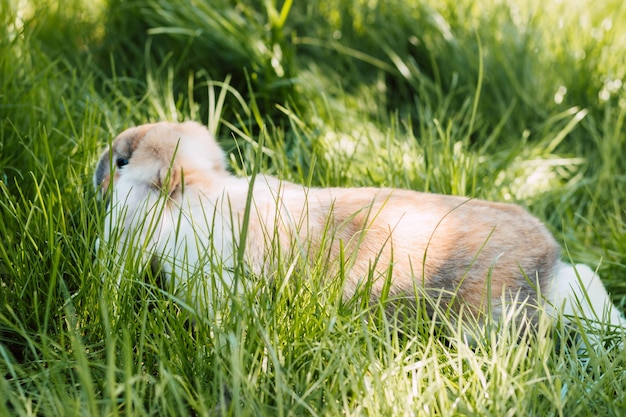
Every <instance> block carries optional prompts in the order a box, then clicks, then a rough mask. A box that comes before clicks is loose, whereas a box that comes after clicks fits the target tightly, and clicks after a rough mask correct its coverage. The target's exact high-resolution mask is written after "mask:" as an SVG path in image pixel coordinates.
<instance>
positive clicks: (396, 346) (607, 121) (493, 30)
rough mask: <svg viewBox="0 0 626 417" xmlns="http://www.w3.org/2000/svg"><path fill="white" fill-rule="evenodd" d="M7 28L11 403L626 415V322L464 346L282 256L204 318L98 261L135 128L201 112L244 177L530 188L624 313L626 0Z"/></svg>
mask: <svg viewBox="0 0 626 417" xmlns="http://www.w3.org/2000/svg"><path fill="white" fill-rule="evenodd" d="M68 22H71V24H70V23H68ZM0 23H1V24H0V71H1V75H0V116H1V117H0V135H1V136H0V236H2V239H1V245H0V372H1V374H2V376H3V377H2V378H0V415H20V416H29V415H46V416H47V415H50V416H52V415H81V416H84V415H138V416H140V415H255V416H257V415H273V416H274V415H355V416H357V415H358V416H362V415H376V416H378V415H471V416H479V415H480V416H482V415H497V416H500V415H542V416H543V415H558V416H570V415H602V416H604V415H607V416H608V415H615V416H620V415H623V413H624V410H626V399H625V398H626V381H625V375H626V365H625V363H626V354H625V353H624V352H623V351H622V350H621V349H620V348H619V345H618V344H617V343H616V342H617V341H619V340H620V338H621V340H622V341H623V338H624V336H623V334H612V333H611V332H610V331H609V330H599V332H601V333H602V334H603V335H604V336H606V341H607V343H606V345H605V346H604V347H603V348H602V347H600V348H598V349H597V350H595V351H591V352H588V353H582V352H580V351H579V350H578V347H579V346H578V345H577V342H576V341H575V340H574V341H571V339H570V338H569V330H568V329H566V328H564V327H563V326H561V325H557V326H550V325H548V324H546V323H542V325H541V326H540V327H539V329H538V330H537V331H536V333H531V332H528V331H527V329H520V328H518V327H517V325H516V323H517V322H516V321H515V320H513V319H512V318H511V319H510V320H504V321H503V322H502V323H500V324H499V325H498V326H495V328H494V329H491V330H486V331H485V334H475V335H474V339H475V340H476V342H475V343H474V344H472V345H468V344H466V343H465V342H464V341H463V331H462V329H460V328H458V327H457V326H456V325H455V324H454V321H452V320H449V318H448V317H447V316H446V315H445V314H442V315H439V316H438V317H437V318H436V319H432V318H430V317H427V315H426V314H425V311H423V310H425V309H420V308H418V311H417V313H416V314H415V315H414V318H413V319H409V320H408V322H406V323H404V324H403V325H402V326H401V328H400V327H398V326H397V325H396V324H397V323H396V322H395V320H394V316H393V315H391V316H390V315H389V314H386V310H385V309H384V306H383V305H374V306H369V305H367V303H366V302H365V301H366V300H365V299H364V296H363V295H361V296H357V298H356V299H355V300H354V301H353V302H350V303H344V302H342V301H341V297H340V283H338V282H330V283H329V282H327V281H325V280H324V278H325V276H326V271H325V270H324V269H323V268H322V266H321V265H322V264H323V263H322V262H320V263H319V264H316V263H304V262H303V261H302V260H300V259H298V258H297V257H294V258H290V257H289V256H286V255H285V254H281V256H280V257H278V255H279V254H276V255H277V259H278V260H277V264H278V265H277V267H278V271H279V272H280V273H278V274H277V275H276V276H274V277H256V278H254V279H255V280H253V281H251V283H250V287H249V288H248V289H247V290H246V291H245V292H244V294H243V295H241V296H238V297H231V299H229V300H228V301H229V302H228V304H227V305H225V306H224V308H223V309H221V311H220V313H221V314H220V317H221V319H220V320H219V321H217V320H216V321H212V320H208V319H207V316H206V314H204V313H203V312H202V311H201V310H202V309H200V310H195V309H194V308H193V307H191V306H190V305H188V304H187V303H185V302H184V300H180V299H178V298H177V296H176V295H175V294H172V293H170V292H168V291H165V290H163V289H162V288H161V287H160V286H159V281H158V277H155V276H152V275H151V273H150V272H149V271H148V272H146V273H145V274H140V273H133V271H132V270H125V271H121V270H120V268H121V266H120V265H117V264H116V263H115V262H114V259H112V258H111V259H108V258H105V259H96V257H95V255H96V252H95V241H96V239H97V236H98V233H99V231H100V230H101V229H102V226H103V225H102V211H101V207H99V205H98V203H97V201H96V200H95V198H94V195H93V191H92V186H91V174H92V170H93V167H94V162H95V161H96V159H97V156H98V154H99V150H100V149H101V148H102V147H103V146H105V145H106V144H107V143H109V141H110V140H111V138H112V137H113V136H114V135H116V134H117V133H118V132H120V131H121V130H122V129H124V128H126V127H128V126H131V125H134V124H138V123H143V122H148V121H155V120H160V119H169V120H185V119H195V120H201V121H203V122H205V123H208V124H209V125H210V126H211V130H212V131H214V132H215V134H216V135H217V137H218V139H219V140H220V142H221V143H222V144H223V145H224V147H225V149H227V150H228V151H229V155H230V159H229V162H230V165H231V168H232V170H233V171H234V172H235V173H237V174H242V175H243V174H246V173H247V174H249V173H251V172H253V171H254V169H255V166H254V163H255V162H254V161H255V160H257V161H258V163H259V166H258V168H259V169H260V170H261V171H262V172H265V173H269V174H272V175H277V176H279V177H281V178H285V179H289V180H293V181H297V182H302V183H306V184H312V185H316V186H361V185H374V186H394V187H402V188H411V189H416V190H426V191H434V192H444V193H451V194H462V195H468V196H472V197H479V198H487V199H492V200H499V201H513V202H518V203H520V204H522V205H525V206H526V207H528V208H529V210H531V211H532V212H533V213H534V214H536V215H537V216H539V217H540V218H541V219H543V220H544V221H545V222H546V223H547V224H548V226H549V227H550V228H551V229H552V230H553V231H554V232H555V234H556V236H557V238H558V239H559V241H561V242H562V243H563V246H564V248H566V249H565V251H564V257H567V258H570V257H571V258H572V259H573V260H575V261H584V262H587V263H589V264H590V265H592V266H594V267H596V266H597V267H598V270H599V272H600V274H601V276H602V277H603V281H604V282H605V284H606V285H607V287H608V288H609V290H610V291H612V293H613V300H614V301H615V302H616V304H618V305H619V306H621V308H622V310H626V280H624V276H625V273H626V260H625V258H624V253H626V238H625V236H626V234H625V230H626V226H625V224H626V212H625V211H624V208H623V207H624V205H625V202H626V201H625V197H624V196H626V186H625V184H626V182H625V181H626V177H625V176H624V172H623V169H624V168H623V167H625V166H626V160H625V159H624V158H625V157H624V155H626V137H625V135H626V133H625V131H624V121H625V118H626V92H625V91H624V84H623V80H624V78H625V76H626V74H625V73H624V72H625V71H626V68H625V67H624V65H623V56H624V55H625V52H626V29H624V28H625V27H626V9H625V8H624V6H623V5H622V2H621V1H618V0H609V1H606V2H604V3H603V4H601V5H598V4H596V3H595V2H591V1H584V0H583V1H578V2H558V1H552V2H549V3H547V4H546V3H545V2H539V1H529V2H515V1H502V0H480V1H465V0H462V1H454V2H453V1H437V2H435V1H399V0H398V1H396V0H392V1H386V2H375V1H374V2H372V1H360V0H359V1H343V0H342V1H324V0H320V1H318V2H313V3H310V2H290V1H285V2H275V1H263V2H259V1H254V0H245V1H239V2H230V1H226V0H222V1H211V2H209V1H198V2H176V1H168V0H152V1H148V0H135V1H122V0H109V1H108V2H92V3H88V4H86V2H80V1H70V2H56V1H53V0H47V1H44V0H33V1H30V2H22V1H14V0H2V7H1V8H0ZM257 157H258V158H257ZM294 265H297V266H298V267H297V268H295V267H294ZM138 269H139V268H138ZM294 271H298V272H294ZM120 273H122V274H123V276H124V277H125V279H124V280H123V285H122V287H121V290H120V291H114V290H113V288H112V283H113V282H114V281H115V280H116V279H117V277H118V276H119V274H120ZM251 279H252V278H251ZM360 297H361V298H360ZM396 314H397V315H398V316H401V315H403V312H402V311H400V312H397V313H396ZM574 327H576V325H574ZM568 341H569V342H568Z"/></svg>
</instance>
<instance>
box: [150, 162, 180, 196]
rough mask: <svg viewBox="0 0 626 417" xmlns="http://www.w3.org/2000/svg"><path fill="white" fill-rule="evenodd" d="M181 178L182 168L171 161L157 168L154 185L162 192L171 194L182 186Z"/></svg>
mask: <svg viewBox="0 0 626 417" xmlns="http://www.w3.org/2000/svg"><path fill="white" fill-rule="evenodd" d="M182 179H183V172H182V169H181V168H180V167H179V166H178V164H176V163H175V162H172V163H169V164H167V166H164V167H163V168H161V169H160V170H159V172H158V173H157V177H156V181H155V183H154V185H155V186H156V188H158V189H159V190H161V191H162V192H163V193H166V194H169V195H173V194H174V193H175V192H176V191H178V189H179V188H180V187H181V186H182Z"/></svg>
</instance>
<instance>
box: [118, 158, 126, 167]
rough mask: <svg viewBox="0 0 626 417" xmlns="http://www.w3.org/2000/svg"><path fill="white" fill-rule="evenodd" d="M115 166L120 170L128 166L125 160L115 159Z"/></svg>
mask: <svg viewBox="0 0 626 417" xmlns="http://www.w3.org/2000/svg"><path fill="white" fill-rule="evenodd" d="M115 165H117V167H118V168H121V167H123V166H125V165H128V159H126V158H117V160H116V161H115Z"/></svg>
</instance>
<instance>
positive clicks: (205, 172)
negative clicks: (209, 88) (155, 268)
mask: <svg viewBox="0 0 626 417" xmlns="http://www.w3.org/2000/svg"><path fill="white" fill-rule="evenodd" d="M111 164H113V167H112V166H111ZM94 182H95V185H96V188H97V189H98V190H100V191H102V192H103V193H104V192H105V191H106V190H107V189H108V188H109V187H111V188H112V190H111V191H110V192H109V193H107V196H108V198H109V203H108V217H107V221H106V222H105V231H104V236H103V239H104V240H110V239H112V237H113V235H114V234H115V233H119V234H120V236H118V239H117V240H118V241H119V242H124V241H129V239H130V240H132V242H134V243H131V244H128V245H129V246H131V247H133V248H135V250H137V249H138V250H139V251H140V252H141V255H142V256H143V257H146V258H147V257H150V258H151V259H155V260H156V261H157V262H158V263H159V264H160V267H161V268H162V270H163V271H164V272H165V274H166V276H167V277H168V278H170V279H173V280H174V281H175V282H176V284H177V285H179V284H184V282H185V279H186V278H185V277H187V276H188V275H189V274H190V273H194V272H199V273H201V274H204V276H206V277H210V276H211V274H213V273H214V272H215V271H216V270H217V269H219V270H220V274H221V275H222V279H223V281H222V282H221V284H222V285H225V286H228V285H231V284H232V282H229V280H230V279H232V276H231V275H229V274H230V273H231V272H230V271H231V270H232V268H233V267H235V265H236V258H237V253H238V248H239V247H240V245H242V244H243V248H244V250H243V255H244V256H243V261H244V262H245V265H246V266H247V268H248V270H249V271H250V272H252V273H254V274H255V275H257V276H260V277H272V276H273V274H274V273H275V269H274V268H273V267H274V265H275V262H276V259H275V255H276V253H278V252H276V251H279V252H280V253H281V254H290V255H298V256H300V255H301V256H304V257H306V258H308V259H311V260H313V259H325V260H326V262H327V265H326V267H327V271H328V272H327V276H328V277H330V278H329V279H332V277H338V276H339V275H341V274H340V271H342V274H343V276H342V277H341V278H342V279H343V280H344V282H343V294H344V297H345V298H350V297H352V296H353V295H354V293H355V291H357V289H358V288H359V287H361V286H362V285H365V283H366V282H367V281H368V280H369V285H370V287H369V291H370V296H371V299H372V300H375V299H377V298H378V297H379V296H380V295H381V294H382V293H383V291H385V290H386V288H387V289H388V296H391V297H399V298H402V297H405V298H412V299H415V297H416V295H419V294H416V291H417V292H419V293H420V294H426V295H428V296H432V297H434V298H437V299H438V300H439V301H440V302H441V303H443V304H450V305H451V306H452V307H453V308H455V309H458V308H460V306H464V308H466V309H469V310H470V311H471V312H473V313H474V314H478V315H480V314H484V313H486V309H487V305H489V306H490V307H489V308H490V311H491V312H492V313H493V314H498V312H499V311H500V310H501V308H502V301H503V300H511V301H513V300H519V301H521V300H526V301H529V304H530V305H532V304H536V303H539V302H541V301H540V300H538V294H543V295H547V296H548V298H549V300H550V301H551V302H554V303H555V304H568V300H569V303H570V304H569V305H570V310H572V309H574V305H573V303H572V301H571V300H570V299H569V298H568V297H569V296H568V294H569V295H571V294H572V293H573V290H572V288H574V287H576V283H577V282H582V285H583V286H590V285H591V284H592V283H593V285H594V288H595V290H594V291H596V293H597V297H596V298H597V300H594V302H595V303H599V304H602V305H604V304H606V303H608V304H609V305H610V301H608V295H607V294H606V291H605V290H604V287H603V286H602V284H601V282H600V281H599V278H597V275H595V274H594V273H593V271H591V270H589V269H588V268H587V269H586V270H585V273H584V274H583V275H584V277H581V276H579V274H577V273H576V272H575V271H576V270H575V269H572V268H573V267H571V266H570V265H567V264H564V263H562V262H561V261H560V251H559V247H558V245H557V243H556V241H555V239H554V238H553V236H552V235H551V234H550V233H549V232H548V230H547V229H546V228H545V226H544V225H543V224H542V223H541V222H540V221H539V220H537V219H536V218H535V217H533V216H532V215H530V214H529V213H528V212H527V211H525V210H524V209H522V208H521V207H519V206H516V205H511V204H502V203H492V202H487V201H482V200H475V199H468V198H464V197H456V196H445V195H438V194H429V193H421V192H415V191H409V190H400V189H390V188H309V187H305V186H302V185H298V184H293V183H290V182H287V181H281V180H278V179H276V178H273V177H270V176H264V175H257V176H256V177H254V178H241V177H236V176H234V175H232V174H231V173H229V172H228V171H227V169H226V165H225V156H224V152H223V151H222V150H221V149H220V147H219V146H218V144H217V143H216V141H215V140H214V139H213V138H212V137H211V135H210V134H209V132H208V131H207V130H206V128H205V127H203V126H202V125H199V124H197V123H194V122H186V123H169V122H160V123H156V124H150V125H142V126H139V127H135V128H131V129H128V130H126V131H124V132H123V133H121V134H120V135H119V136H118V137H117V138H116V139H115V141H114V142H113V143H112V145H111V147H110V149H107V150H105V151H104V153H103V154H102V156H101V158H100V161H99V163H98V166H97V168H96V173H95V176H94ZM111 182H113V184H112V185H111V184H110V183H111ZM251 185H252V187H253V188H252V192H251V193H249V189H250V186H251ZM249 196H250V197H251V198H249ZM246 212H248V215H249V220H248V223H247V230H246V233H245V240H242V239H241V237H242V233H241V232H242V228H243V226H244V218H245V217H246ZM207 254H211V256H209V257H207V256H206V255H207ZM207 259H219V262H215V261H207ZM572 271H573V272H572ZM581 278H582V281H581ZM388 279H389V280H390V281H388ZM598 284H599V287H598ZM386 285H387V286H388V287H385V286H386ZM597 287H598V288H599V289H598V288H597ZM578 288H580V285H579V286H578ZM577 294H578V293H577ZM198 298H203V299H206V297H198ZM592 298H593V297H592ZM594 308H602V306H601V305H600V306H597V305H596V306H589V308H588V309H587V310H585V311H584V312H583V313H589V312H590V311H592V310H593V309H594ZM572 311H573V310H572ZM611 314H612V315H613V316H614V317H613V316H611V317H612V318H611V321H616V322H619V323H621V321H623V318H622V316H621V314H620V313H619V312H618V311H617V309H616V308H613V309H612V310H611Z"/></svg>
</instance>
